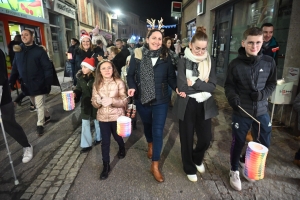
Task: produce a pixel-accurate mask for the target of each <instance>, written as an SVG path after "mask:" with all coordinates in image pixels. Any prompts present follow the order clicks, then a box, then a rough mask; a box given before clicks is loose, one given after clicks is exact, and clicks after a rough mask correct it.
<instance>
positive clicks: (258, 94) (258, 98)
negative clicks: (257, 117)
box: [250, 91, 262, 101]
mask: <svg viewBox="0 0 300 200" xmlns="http://www.w3.org/2000/svg"><path fill="white" fill-rule="evenodd" d="M250 97H251V99H252V101H261V100H262V93H261V91H257V92H251V94H250Z"/></svg>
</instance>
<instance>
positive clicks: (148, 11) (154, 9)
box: [107, 0, 182, 37]
mask: <svg viewBox="0 0 300 200" xmlns="http://www.w3.org/2000/svg"><path fill="white" fill-rule="evenodd" d="M172 1H174V0H108V1H107V2H108V4H109V5H110V7H111V8H112V9H120V10H121V12H122V11H129V12H132V13H135V14H137V15H139V16H140V19H141V20H142V21H145V22H146V19H150V18H153V19H160V18H161V17H162V18H163V19H164V21H163V24H164V25H172V24H177V23H178V21H177V20H176V19H175V18H174V17H171V2H172ZM176 1H178V2H182V0H176ZM176 32H177V28H170V29H165V36H168V35H169V36H172V37H174V34H175V33H176Z"/></svg>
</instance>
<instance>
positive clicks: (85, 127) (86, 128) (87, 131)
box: [80, 119, 101, 148]
mask: <svg viewBox="0 0 300 200" xmlns="http://www.w3.org/2000/svg"><path fill="white" fill-rule="evenodd" d="M94 124H95V140H97V141H100V140H101V132H100V127H99V122H98V121H97V120H96V119H95V120H94ZM92 144H93V139H92V132H91V124H90V120H89V119H82V127H81V142H80V146H81V147H82V148H86V147H91V146H92Z"/></svg>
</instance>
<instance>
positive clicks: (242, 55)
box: [238, 47, 263, 64]
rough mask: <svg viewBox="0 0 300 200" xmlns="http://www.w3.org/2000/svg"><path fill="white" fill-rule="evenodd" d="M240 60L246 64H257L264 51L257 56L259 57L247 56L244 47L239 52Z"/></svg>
mask: <svg viewBox="0 0 300 200" xmlns="http://www.w3.org/2000/svg"><path fill="white" fill-rule="evenodd" d="M238 52H239V55H238V59H240V60H242V61H243V62H245V63H246V64H256V63H257V62H258V61H259V60H260V59H261V57H262V55H263V54H262V50H260V51H259V52H258V54H257V56H249V57H248V56H247V55H246V51H245V48H244V47H240V48H239V50H238Z"/></svg>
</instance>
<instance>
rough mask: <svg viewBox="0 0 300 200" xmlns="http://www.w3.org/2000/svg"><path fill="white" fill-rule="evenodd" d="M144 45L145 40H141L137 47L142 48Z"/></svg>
mask: <svg viewBox="0 0 300 200" xmlns="http://www.w3.org/2000/svg"><path fill="white" fill-rule="evenodd" d="M143 45H144V40H143V38H140V39H139V43H138V44H137V45H136V47H137V48H141V47H142V46H143Z"/></svg>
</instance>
